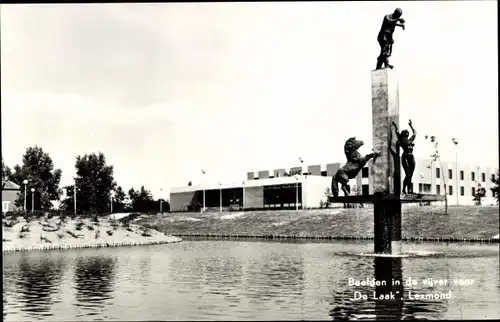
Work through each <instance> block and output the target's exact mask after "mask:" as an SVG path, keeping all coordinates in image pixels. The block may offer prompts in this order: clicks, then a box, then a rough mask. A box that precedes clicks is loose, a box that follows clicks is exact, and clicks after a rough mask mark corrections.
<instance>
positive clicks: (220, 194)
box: [219, 182, 222, 214]
mask: <svg viewBox="0 0 500 322" xmlns="http://www.w3.org/2000/svg"><path fill="white" fill-rule="evenodd" d="M219 205H220V213H221V214H222V183H220V182H219Z"/></svg>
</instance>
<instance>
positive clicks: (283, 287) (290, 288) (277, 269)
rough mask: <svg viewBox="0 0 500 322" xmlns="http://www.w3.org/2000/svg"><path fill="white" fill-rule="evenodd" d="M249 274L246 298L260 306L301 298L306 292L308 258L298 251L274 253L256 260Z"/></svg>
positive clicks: (251, 264) (252, 262)
mask: <svg viewBox="0 0 500 322" xmlns="http://www.w3.org/2000/svg"><path fill="white" fill-rule="evenodd" d="M246 273H247V281H246V285H245V294H246V296H248V298H250V299H254V300H256V301H257V302H265V301H270V300H273V299H275V300H276V299H278V298H280V297H284V296H287V297H294V298H297V297H300V296H301V295H302V293H303V291H304V258H303V255H302V253H301V252H298V251H293V252H292V251H286V252H282V253H276V252H272V253H270V254H267V255H266V254H264V255H263V256H262V257H256V258H253V260H252V261H251V262H249V263H248V268H247V270H246ZM252 302H253V301H252ZM278 303H281V302H280V301H278Z"/></svg>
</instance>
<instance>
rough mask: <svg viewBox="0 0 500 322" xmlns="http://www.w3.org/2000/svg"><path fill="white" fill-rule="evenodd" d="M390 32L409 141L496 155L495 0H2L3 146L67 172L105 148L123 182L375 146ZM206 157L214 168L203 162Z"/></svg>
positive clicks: (179, 178) (169, 179)
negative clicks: (394, 22) (101, 0)
mask: <svg viewBox="0 0 500 322" xmlns="http://www.w3.org/2000/svg"><path fill="white" fill-rule="evenodd" d="M396 7H401V8H402V9H403V18H405V20H406V29H405V30H404V31H403V30H401V29H400V28H398V29H397V30H396V32H395V33H394V39H395V44H394V49H393V56H392V57H391V64H393V65H394V66H395V71H396V72H397V75H398V82H399V95H400V127H401V129H403V128H405V127H408V126H407V123H408V120H409V119H411V120H412V122H413V125H414V127H415V129H416V130H417V133H418V135H417V139H416V141H415V143H416V145H415V155H416V157H417V158H419V157H420V158H426V157H428V156H429V155H430V153H431V147H430V143H429V142H428V141H426V140H425V139H424V135H426V134H427V135H435V136H436V137H437V139H438V141H439V142H440V143H439V145H440V153H441V158H442V159H443V160H454V159H455V146H454V145H453V143H452V141H451V139H452V138H453V137H455V138H457V139H458V140H459V144H458V146H457V148H458V158H459V162H460V163H462V162H465V163H472V164H481V165H488V166H495V167H498V74H497V73H498V63H497V61H498V60H497V58H498V42H497V38H498V35H497V3H496V1H446V2H438V1H425V2H424V1H408V2H382V1H371V2H357V1H356V2H260V3H258V2H257V3H252V2H240V3H158V4H144V3H143V4H134V3H118V4H7V5H1V11H0V12H1V26H0V27H1V40H2V44H1V63H2V68H1V95H2V96H1V122H2V124H1V125H2V130H1V131H2V132H1V140H2V156H3V158H4V161H5V163H6V164H7V165H9V166H11V167H12V166H14V165H15V164H19V163H21V161H22V155H23V153H24V152H25V150H26V148H27V147H29V146H34V145H39V146H41V147H42V148H43V149H44V150H45V151H46V152H48V153H49V154H50V156H51V157H52V159H53V161H54V164H55V166H56V167H57V168H61V169H62V170H63V175H62V179H61V186H65V185H68V184H71V182H72V177H73V176H74V175H75V168H74V164H75V159H76V156H77V155H84V154H89V153H98V152H103V153H104V154H105V156H106V159H107V163H108V164H111V165H113V166H114V175H115V180H116V181H117V183H118V184H119V185H121V186H122V187H123V188H124V189H126V190H128V189H130V188H131V187H134V188H140V187H141V186H143V185H144V186H145V188H147V189H149V190H151V192H152V193H153V195H154V196H155V197H156V198H159V197H166V198H168V195H169V190H170V188H171V187H178V186H185V185H187V183H188V182H189V181H192V182H193V184H198V183H205V182H215V181H218V182H228V183H229V182H237V181H239V180H244V179H246V173H247V172H248V171H258V170H264V169H275V168H289V167H293V166H300V161H299V157H302V158H303V159H304V165H312V164H326V163H334V162H344V160H345V156H344V154H343V145H344V142H345V140H346V139H347V138H349V137H351V136H356V137H357V138H359V139H362V140H363V141H365V146H363V147H362V148H361V149H360V152H362V153H369V152H370V151H371V148H372V147H371V142H372V125H371V71H372V70H373V69H374V68H375V65H376V58H377V56H378V55H379V51H380V48H379V45H378V43H377V33H378V31H379V29H380V26H381V23H382V19H383V17H384V15H386V14H388V13H392V12H393V11H394V9H395V8H396ZM201 169H205V171H206V174H205V175H203V174H202V172H201Z"/></svg>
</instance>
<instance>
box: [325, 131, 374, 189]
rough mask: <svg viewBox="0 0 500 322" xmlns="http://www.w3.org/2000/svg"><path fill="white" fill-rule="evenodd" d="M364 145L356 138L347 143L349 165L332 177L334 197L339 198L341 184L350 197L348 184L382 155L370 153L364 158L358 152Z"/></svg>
mask: <svg viewBox="0 0 500 322" xmlns="http://www.w3.org/2000/svg"><path fill="white" fill-rule="evenodd" d="M363 144H364V142H363V141H361V140H356V137H352V138H349V139H348V140H347V141H345V145H344V153H345V156H346V157H347V163H346V164H345V165H344V166H343V167H342V168H340V169H339V170H338V171H337V173H335V175H334V176H333V177H332V194H333V196H334V197H338V196H339V186H338V184H339V183H340V184H341V188H342V191H343V192H344V194H345V195H346V196H348V195H349V191H347V183H348V182H349V179H353V178H355V177H356V176H357V175H358V173H359V171H361V169H363V167H364V166H365V165H366V163H367V162H368V161H369V160H370V159H372V158H373V159H374V160H375V159H376V157H377V156H379V155H380V153H370V154H367V155H365V156H364V157H363V156H362V155H361V153H359V152H358V149H359V148H360V147H362V146H363Z"/></svg>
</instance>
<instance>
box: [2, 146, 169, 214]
mask: <svg viewBox="0 0 500 322" xmlns="http://www.w3.org/2000/svg"><path fill="white" fill-rule="evenodd" d="M75 169H76V177H75V178H74V181H75V185H76V203H77V204H76V208H77V211H78V213H98V214H104V213H109V212H110V210H111V204H112V207H113V212H123V211H130V212H159V211H160V203H162V206H163V207H162V208H163V209H162V210H163V211H169V210H170V207H169V203H168V201H166V200H163V199H158V200H155V199H154V198H153V196H152V194H151V192H150V191H149V190H147V189H145V188H144V186H142V187H141V188H140V189H139V190H135V189H134V188H131V189H130V190H129V191H128V192H125V191H124V190H123V188H122V187H121V186H119V185H118V184H117V183H116V181H115V180H114V176H113V166H112V165H108V164H106V157H105V156H104V154H103V153H101V152H99V153H98V154H95V153H92V154H85V155H84V156H77V157H76V162H75ZM61 175H62V170H61V169H57V168H55V167H54V163H53V161H52V158H51V157H50V156H49V154H48V153H46V152H44V151H43V149H42V148H41V147H39V146H34V147H29V148H28V149H26V152H25V153H24V155H23V159H22V163H21V165H15V166H14V167H13V169H10V168H9V167H8V166H7V165H5V164H4V161H3V158H2V185H3V184H4V183H5V181H7V180H10V181H13V182H15V183H17V184H19V185H22V184H23V182H24V180H28V182H29V183H28V188H29V189H28V190H27V193H28V194H29V195H28V196H27V197H28V200H31V197H32V196H31V188H34V189H35V192H34V196H33V197H34V207H35V210H38V209H41V210H48V209H52V208H53V202H54V201H61V204H60V209H62V210H68V211H73V209H74V196H75V191H74V190H75V185H70V186H65V187H62V188H60V187H59V184H60V181H61ZM63 190H65V191H66V195H65V198H64V199H63V200H61V197H62V196H63ZM24 193H25V191H24V189H21V191H20V194H19V199H18V200H16V206H17V207H22V206H23V205H24V200H25V199H24ZM26 208H27V210H31V202H28V203H27V204H26Z"/></svg>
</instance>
